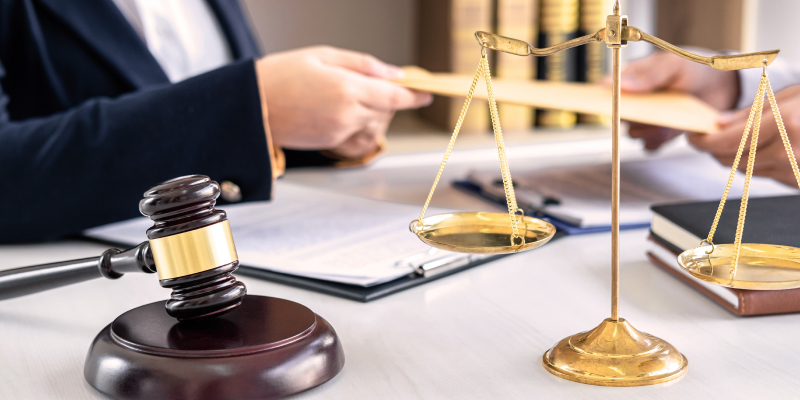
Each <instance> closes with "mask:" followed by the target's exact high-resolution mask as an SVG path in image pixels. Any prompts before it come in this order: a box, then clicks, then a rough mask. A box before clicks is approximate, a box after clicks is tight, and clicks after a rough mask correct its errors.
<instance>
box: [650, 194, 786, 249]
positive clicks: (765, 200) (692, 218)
mask: <svg viewBox="0 0 800 400" xmlns="http://www.w3.org/2000/svg"><path fill="white" fill-rule="evenodd" d="M741 203H742V202H741V200H729V201H728V202H727V203H726V204H725V209H724V210H723V211H722V216H721V217H720V221H719V226H718V227H717V231H716V234H715V235H714V243H719V244H723V243H733V241H734V236H735V234H736V224H737V222H738V220H739V207H740V206H741ZM717 207H719V201H707V202H694V203H679V204H668V205H656V206H653V207H652V210H653V223H652V224H651V228H650V229H651V231H652V232H653V234H655V235H656V236H657V237H659V238H661V239H663V240H664V241H666V242H668V243H670V244H672V245H673V246H675V247H677V249H678V250H680V251H681V252H682V251H684V250H688V249H690V248H693V247H696V246H698V245H699V244H700V240H702V239H705V238H706V236H708V232H709V230H710V229H711V224H712V223H713V222H714V215H715V214H716V213H717ZM693 239H696V240H693ZM742 242H743V243H769V244H778V245H785V246H793V247H800V196H780V197H762V198H751V199H750V200H749V202H748V207H747V214H746V218H745V224H744V231H743V234H742Z"/></svg>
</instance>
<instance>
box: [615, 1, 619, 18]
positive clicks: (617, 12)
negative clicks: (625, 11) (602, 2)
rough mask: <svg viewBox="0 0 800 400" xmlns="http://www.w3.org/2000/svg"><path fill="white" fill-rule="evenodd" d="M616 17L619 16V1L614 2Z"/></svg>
mask: <svg viewBox="0 0 800 400" xmlns="http://www.w3.org/2000/svg"><path fill="white" fill-rule="evenodd" d="M614 15H619V0H616V1H614Z"/></svg>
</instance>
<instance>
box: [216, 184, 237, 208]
mask: <svg viewBox="0 0 800 400" xmlns="http://www.w3.org/2000/svg"><path fill="white" fill-rule="evenodd" d="M219 189H220V192H221V195H222V198H223V199H225V201H227V202H230V203H236V202H239V201H242V190H241V189H239V185H237V184H235V183H233V182H231V181H222V184H220V187H219Z"/></svg>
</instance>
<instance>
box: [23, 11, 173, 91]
mask: <svg viewBox="0 0 800 400" xmlns="http://www.w3.org/2000/svg"><path fill="white" fill-rule="evenodd" d="M38 1H39V2H40V3H41V4H42V5H44V6H45V7H46V8H48V9H49V10H50V11H51V12H52V13H53V14H54V15H55V16H56V17H57V18H59V19H61V20H62V21H63V22H64V23H65V24H67V25H68V26H69V27H70V28H71V29H72V30H73V31H74V32H75V33H76V34H77V35H78V36H79V37H80V38H81V39H82V40H83V41H85V42H86V43H87V44H88V45H89V46H91V47H92V48H94V49H95V50H96V51H97V53H98V54H99V55H100V56H101V57H103V59H105V60H106V61H107V62H108V63H109V64H110V65H111V66H112V67H113V68H114V69H116V70H117V71H118V72H119V73H120V74H121V75H122V76H123V77H124V78H125V79H126V80H128V82H130V84H131V85H132V86H134V87H135V88H137V89H140V88H142V87H145V86H149V85H153V84H158V83H169V78H168V77H167V75H166V74H165V73H164V71H163V70H162V69H161V66H160V65H159V64H158V61H156V59H155V58H154V57H153V55H152V54H150V51H149V50H148V49H147V46H146V45H145V44H144V42H143V41H142V39H141V38H140V37H139V35H138V34H137V33H136V31H134V30H133V27H132V26H131V25H130V23H129V22H128V20H127V19H125V16H123V15H122V12H120V11H119V9H118V8H117V6H116V4H114V2H113V1H112V0H70V1H67V0H38Z"/></svg>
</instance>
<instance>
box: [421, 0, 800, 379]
mask: <svg viewBox="0 0 800 400" xmlns="http://www.w3.org/2000/svg"><path fill="white" fill-rule="evenodd" d="M475 36H476V38H477V40H478V43H480V45H481V60H480V64H479V66H478V70H477V72H476V74H475V78H474V79H473V81H472V85H471V87H470V89H469V92H468V94H467V97H466V101H465V102H464V106H463V108H462V110H461V115H460V117H459V119H458V122H457V123H456V126H455V129H454V130H453V135H452V137H451V139H450V143H449V144H448V146H447V150H446V151H445V154H444V159H443V160H442V164H441V166H440V167H439V171H438V173H437V174H436V179H435V180H434V182H433V186H432V187H431V191H430V193H429V195H428V198H427V200H426V201H425V205H424V206H423V208H422V213H421V214H420V217H419V219H418V220H414V221H412V222H411V224H410V226H409V228H410V229H411V231H412V232H413V233H414V234H416V235H417V236H418V237H419V238H420V239H421V240H422V241H423V242H425V243H427V244H429V245H431V246H433V247H436V248H441V249H445V250H450V251H456V252H463V253H483V254H506V253H516V252H521V251H526V250H531V249H534V248H536V247H539V246H541V245H544V244H545V243H547V242H548V241H549V240H550V239H551V238H552V237H553V235H554V234H555V231H556V230H555V227H554V226H553V225H551V224H550V223H548V222H546V221H543V220H540V219H537V218H533V217H530V216H525V215H524V213H523V212H522V210H521V209H519V208H518V207H517V203H516V198H515V195H514V187H513V185H512V183H511V182H512V181H511V174H510V172H509V168H508V162H507V160H506V153H505V146H504V144H503V134H502V131H501V128H500V121H499V119H498V113H497V105H496V102H495V99H494V95H493V92H492V84H491V74H490V71H489V63H488V61H487V57H486V49H491V50H498V51H503V52H506V53H510V54H515V55H518V56H527V55H531V54H532V55H534V56H538V57H543V56H549V55H552V54H554V53H557V52H560V51H563V50H566V49H569V48H572V47H577V46H581V45H585V44H588V43H592V42H605V43H606V45H607V47H609V48H611V51H612V77H613V86H612V100H611V110H612V111H611V113H612V114H611V116H612V125H611V128H612V182H611V189H612V190H611V191H612V199H611V200H612V205H611V218H612V219H611V221H612V222H611V223H612V230H611V318H607V319H605V320H604V321H603V322H602V323H601V324H600V325H599V326H597V327H596V328H594V329H592V330H590V331H588V332H582V333H578V334H576V335H573V336H570V337H567V338H565V339H563V340H561V341H560V342H558V343H557V344H556V345H555V346H553V348H551V349H550V350H548V351H547V352H545V354H544V356H543V357H542V362H543V364H544V366H545V368H546V369H547V370H548V371H549V372H551V373H553V374H554V375H556V376H558V377H561V378H564V379H568V380H571V381H576V382H580V383H585V384H592V385H601V386H641V385H651V384H657V383H663V382H667V381H670V380H673V379H676V378H678V377H680V376H682V375H683V374H684V373H685V372H686V370H687V368H688V361H687V360H686V357H684V356H683V355H682V354H681V353H680V352H678V350H677V349H675V347H673V346H672V345H670V344H669V343H667V342H666V341H664V340H662V339H659V338H657V337H655V336H653V335H650V334H647V333H643V332H640V331H638V330H636V329H634V328H633V327H632V326H631V325H630V324H629V323H628V321H626V320H625V319H623V318H620V317H619V315H618V314H619V201H620V200H619V198H620V191H619V163H620V158H619V137H620V133H619V128H620V114H619V107H620V51H621V49H622V48H623V47H625V46H626V45H627V42H628V41H645V42H648V43H650V44H653V45H654V46H656V47H658V48H660V49H662V50H665V51H668V52H671V53H674V54H677V55H679V56H681V57H683V58H685V59H687V60H690V61H694V62H697V63H700V64H705V65H708V66H710V67H712V68H714V69H717V70H722V71H733V70H739V69H746V68H758V67H763V68H764V73H763V74H762V77H761V83H760V85H759V88H758V92H757V94H756V99H755V101H754V103H753V106H752V109H751V111H750V117H749V120H748V123H747V126H746V128H745V131H744V134H743V135H742V139H741V142H740V145H739V150H738V154H737V156H736V159H735V161H734V163H733V167H732V168H731V172H730V176H729V178H728V183H727V186H726V189H725V192H724V194H723V196H722V199H721V201H720V204H719V209H718V211H717V213H716V217H715V219H714V222H713V224H712V227H711V230H710V233H709V235H708V238H707V239H704V240H703V241H702V242H701V243H700V244H699V245H698V247H697V248H694V249H691V250H687V251H685V252H684V253H683V254H681V255H680V256H679V257H678V261H679V263H680V265H681V266H682V267H683V268H684V269H685V270H686V271H687V272H689V273H690V274H691V275H692V276H694V277H695V278H697V279H700V280H703V281H706V282H710V283H713V284H717V285H721V286H727V287H732V288H742V289H751V290H759V289H761V290H767V289H770V290H775V289H789V288H796V287H800V249H798V248H795V247H789V246H779V245H771V244H751V243H744V244H743V243H742V242H741V240H742V230H743V227H744V221H745V214H746V210H747V199H748V195H749V188H750V180H751V177H752V174H753V163H754V160H755V156H756V148H757V146H756V145H752V146H750V150H749V158H748V163H747V168H746V174H745V184H744V190H743V194H742V202H741V208H740V212H739V220H738V225H737V229H736V235H735V241H734V243H733V244H714V243H713V237H714V233H715V231H716V228H717V224H718V222H719V219H720V215H721V213H722V210H723V207H724V206H725V201H726V200H727V197H728V193H729V192H730V189H731V185H732V183H733V178H734V175H735V174H736V170H737V167H738V165H739V162H740V160H741V157H742V154H743V152H744V149H745V147H746V143H747V141H748V137H749V136H750V137H752V139H751V143H754V144H757V143H758V132H759V128H760V124H761V114H762V111H763V107H764V97H765V95H766V96H767V97H768V99H769V103H770V106H771V107H772V110H773V112H774V115H775V120H776V122H777V124H778V127H779V131H780V134H781V138H782V140H783V143H784V146H785V149H786V152H787V154H788V156H789V160H790V163H791V166H792V169H793V171H794V175H795V178H796V179H797V183H798V186H799V187H800V173H798V167H797V162H796V160H795V157H794V154H793V152H792V148H791V146H790V144H789V139H788V137H787V134H786V129H785V127H784V124H783V122H782V120H781V117H780V112H779V111H778V106H777V103H776V101H775V96H774V94H773V92H772V88H771V87H770V84H769V80H768V78H767V73H766V68H767V66H768V65H769V64H770V63H771V62H772V61H773V60H774V59H775V57H776V56H777V55H778V51H779V50H773V51H765V52H758V53H748V54H740V55H719V56H714V57H701V56H698V55H696V54H692V53H690V52H687V51H685V50H683V49H680V48H678V47H676V46H673V45H672V44H670V43H667V42H665V41H663V40H661V39H658V38H656V37H653V36H651V35H648V34H647V33H644V32H642V31H641V30H639V29H637V28H635V27H632V26H629V25H628V19H627V17H626V16H623V15H620V11H619V1H616V2H615V4H614V8H613V14H612V15H609V16H608V17H607V19H606V27H605V29H601V30H599V31H597V32H596V33H595V34H593V35H587V36H583V37H579V38H576V39H573V40H569V41H567V42H564V43H561V44H558V45H555V46H552V47H548V48H544V49H537V48H534V47H532V46H530V45H529V44H528V43H526V42H524V41H521V40H517V39H512V38H507V37H503V36H499V35H495V34H491V33H487V32H476V33H475ZM481 76H483V78H484V80H485V81H486V87H487V92H488V95H489V96H488V97H489V110H490V114H491V119H492V128H493V130H494V135H495V142H496V145H497V152H498V156H499V158H500V168H501V174H502V178H503V186H504V189H505V194H506V199H507V204H508V213H507V214H506V213H496V212H457V213H447V214H440V215H435V216H430V217H427V218H426V217H425V211H426V210H427V208H428V205H429V204H430V201H431V198H432V196H433V193H434V191H435V190H436V185H437V184H438V182H439V179H440V178H441V175H442V172H443V171H444V167H445V165H446V164H447V160H448V158H449V157H450V153H451V151H452V150H453V146H454V144H455V142H456V138H457V137H458V132H459V130H460V128H461V123H462V122H463V119H464V115H465V114H466V112H467V110H468V108H469V105H470V101H471V100H472V95H473V92H474V90H475V87H476V86H477V84H478V81H479V80H480V77H481ZM751 130H752V134H750V132H751Z"/></svg>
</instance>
